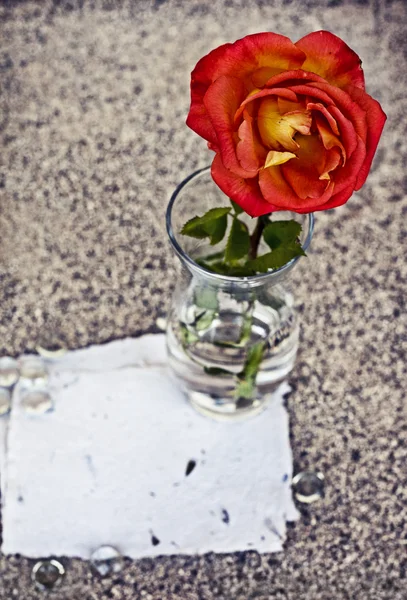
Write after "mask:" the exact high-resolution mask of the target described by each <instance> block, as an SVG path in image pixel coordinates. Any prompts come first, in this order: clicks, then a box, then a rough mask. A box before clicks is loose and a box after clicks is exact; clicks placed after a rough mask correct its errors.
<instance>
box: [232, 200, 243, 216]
mask: <svg viewBox="0 0 407 600" xmlns="http://www.w3.org/2000/svg"><path fill="white" fill-rule="evenodd" d="M229 200H230V203H231V205H232V206H233V210H234V211H235V215H241V214H242V212H243V208H241V207H240V206H239V205H238V204H236V202H233V200H232V199H231V198H229Z"/></svg>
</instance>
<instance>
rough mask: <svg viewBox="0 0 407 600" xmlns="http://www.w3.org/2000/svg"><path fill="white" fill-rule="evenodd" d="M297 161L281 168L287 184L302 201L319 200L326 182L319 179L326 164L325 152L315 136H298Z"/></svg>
mask: <svg viewBox="0 0 407 600" xmlns="http://www.w3.org/2000/svg"><path fill="white" fill-rule="evenodd" d="M297 139H298V142H299V148H298V152H297V156H298V159H297V160H292V161H290V162H289V163H287V164H285V165H283V166H282V168H281V171H282V173H283V175H284V178H285V180H286V181H287V183H288V184H289V185H290V186H291V187H292V189H293V190H294V192H295V193H296V194H297V196H299V197H300V198H301V199H302V200H305V199H307V198H314V199H315V198H319V197H320V196H322V195H323V194H324V192H325V190H326V187H327V182H326V181H324V180H321V179H320V175H321V173H323V169H324V166H325V164H326V156H325V155H326V150H325V148H324V146H323V145H322V144H321V142H320V140H319V139H318V137H317V136H316V135H312V136H298V137H297Z"/></svg>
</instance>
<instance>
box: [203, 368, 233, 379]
mask: <svg viewBox="0 0 407 600" xmlns="http://www.w3.org/2000/svg"><path fill="white" fill-rule="evenodd" d="M204 371H205V373H207V374H208V375H215V376H216V375H223V376H228V377H230V376H233V375H234V373H231V372H230V371H227V370H226V369H221V368H220V367H204Z"/></svg>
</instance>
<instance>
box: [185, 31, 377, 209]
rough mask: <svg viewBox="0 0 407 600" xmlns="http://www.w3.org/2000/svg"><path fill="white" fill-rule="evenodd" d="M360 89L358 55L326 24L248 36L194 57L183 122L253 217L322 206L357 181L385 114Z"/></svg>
mask: <svg viewBox="0 0 407 600" xmlns="http://www.w3.org/2000/svg"><path fill="white" fill-rule="evenodd" d="M364 89H365V86H364V77H363V71H362V68H361V61H360V59H359V57H358V55H357V54H355V52H353V50H351V49H350V48H349V47H348V46H347V45H346V44H345V43H344V42H343V41H342V40H341V39H339V38H338V37H336V36H335V35H333V34H332V33H329V32H328V31H318V32H315V33H311V34H309V35H307V36H305V37H304V38H302V39H301V40H300V41H299V42H297V43H296V44H293V43H292V42H291V41H290V40H289V39H288V38H286V37H285V36H282V35H277V34H275V33H259V34H255V35H248V36H246V37H245V38H243V39H241V40H238V41H237V42H235V43H234V44H225V45H224V46H220V47H219V48H217V49H216V50H213V51H212V52H210V53H209V54H208V55H207V56H205V57H204V58H202V59H201V60H200V61H199V62H198V64H197V65H196V67H195V69H194V71H193V72H192V78H191V108H190V111H189V115H188V119H187V124H188V125H189V127H191V129H193V130H194V131H196V133H198V134H199V135H201V136H202V137H203V138H205V139H206V140H208V142H209V143H208V145H209V148H211V149H212V150H214V151H215V152H216V156H215V158H214V160H213V163H212V177H213V179H214V180H215V182H216V183H217V185H218V186H219V187H220V188H221V189H222V191H223V192H224V193H225V194H227V195H228V196H229V197H230V198H231V199H232V200H234V201H235V202H236V203H237V204H239V205H240V206H241V207H242V208H243V209H244V210H245V211H246V212H247V213H249V214H250V215H251V216H253V217H257V216H260V215H263V214H267V213H270V212H273V211H278V210H290V211H294V212H297V213H308V212H313V211H316V210H326V209H328V208H333V207H335V206H340V205H341V204H344V203H345V202H346V201H347V200H348V199H349V198H350V196H351V195H352V193H353V191H354V190H358V189H359V188H361V187H362V185H363V183H364V182H365V180H366V177H367V175H368V172H369V169H370V165H371V163H372V160H373V156H374V153H375V151H376V147H377V144H378V141H379V138H380V134H381V132H382V129H383V126H384V123H385V120H386V115H385V114H384V112H383V111H382V109H381V107H380V104H379V103H378V102H376V100H374V99H373V98H371V97H370V96H369V95H368V94H366V92H365V91H364Z"/></svg>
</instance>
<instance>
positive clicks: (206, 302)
mask: <svg viewBox="0 0 407 600" xmlns="http://www.w3.org/2000/svg"><path fill="white" fill-rule="evenodd" d="M194 303H195V304H196V306H197V307H198V308H204V309H205V310H215V311H216V310H218V306H219V302H218V292H217V290H216V289H215V288H213V287H209V286H204V285H202V286H197V287H196V288H195V290H194Z"/></svg>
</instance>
